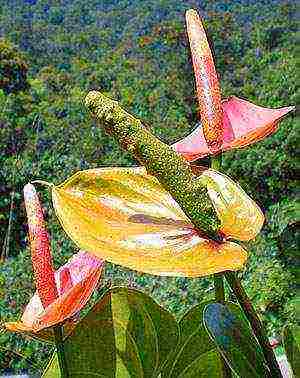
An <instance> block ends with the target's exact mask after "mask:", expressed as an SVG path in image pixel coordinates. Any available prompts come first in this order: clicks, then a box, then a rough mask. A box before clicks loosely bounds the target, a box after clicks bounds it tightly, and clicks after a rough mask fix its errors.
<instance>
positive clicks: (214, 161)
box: [211, 154, 232, 378]
mask: <svg viewBox="0 0 300 378" xmlns="http://www.w3.org/2000/svg"><path fill="white" fill-rule="evenodd" d="M221 165H222V155H221V154H219V155H218V156H215V157H212V158H211V168H212V169H215V170H220V168H221ZM214 286H215V298H216V301H217V302H218V303H222V304H224V303H225V291H224V281H223V273H217V274H214ZM222 373H223V378H231V377H232V375H231V369H230V367H229V366H228V365H227V363H226V361H225V360H224V358H222Z"/></svg>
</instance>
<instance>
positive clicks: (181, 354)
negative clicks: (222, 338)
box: [162, 302, 222, 378]
mask: <svg viewBox="0 0 300 378" xmlns="http://www.w3.org/2000/svg"><path fill="white" fill-rule="evenodd" d="M208 303H211V302H203V303H201V304H199V305H198V306H195V307H193V308H192V309H191V310H190V311H189V312H188V313H187V314H186V315H185V316H184V317H183V318H182V319H181V321H180V322H179V328H180V339H179V343H178V345H177V347H176V349H175V350H174V352H173V354H172V355H171V356H170V358H169V361H168V363H167V365H166V367H165V368H164V370H163V373H162V378H179V377H181V378H183V377H184V378H187V377H198V378H201V377H203V378H205V377H208V376H209V377H211V378H218V377H220V376H221V373H222V365H221V359H220V355H219V353H218V352H217V350H216V347H215V345H214V343H213V341H212V340H211V339H210V337H209V336H208V333H207V331H206V329H205V328H204V325H203V322H202V318H203V311H204V308H205V306H206V305H207V304H208Z"/></svg>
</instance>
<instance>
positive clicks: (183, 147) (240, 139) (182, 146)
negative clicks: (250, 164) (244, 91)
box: [173, 97, 295, 161]
mask: <svg viewBox="0 0 300 378" xmlns="http://www.w3.org/2000/svg"><path fill="white" fill-rule="evenodd" d="M222 108H223V127H224V134H223V142H222V145H221V147H220V150H219V151H227V150H231V149H234V148H242V147H246V146H249V145H250V144H252V143H255V142H258V141H260V140H262V139H264V138H265V137H267V136H268V135H270V134H272V133H273V132H275V131H276V129H277V126H278V124H279V122H280V121H281V119H282V118H283V117H284V116H286V115H287V114H288V113H290V112H291V111H293V110H294V109H295V107H294V106H287V107H284V108H279V109H269V108H264V107H262V106H258V105H255V104H253V103H251V102H249V101H246V100H242V99H240V98H237V97H230V98H228V99H226V100H224V101H223V102H222ZM173 148H174V149H175V150H176V151H177V152H179V153H180V154H182V155H183V156H184V157H185V158H186V159H187V160H188V161H194V160H197V159H200V158H203V157H205V156H208V155H211V154H212V152H211V151H210V150H209V148H208V146H207V143H206V140H205V136H204V131H203V127H202V125H200V126H198V127H197V128H196V129H195V130H194V131H193V132H192V133H190V134H189V135H188V136H186V137H185V138H183V139H181V140H179V141H178V142H176V143H175V144H174V145H173Z"/></svg>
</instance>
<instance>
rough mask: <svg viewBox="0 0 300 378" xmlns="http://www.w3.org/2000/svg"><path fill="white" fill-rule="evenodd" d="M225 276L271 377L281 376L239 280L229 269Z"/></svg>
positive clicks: (266, 339) (263, 332) (262, 329)
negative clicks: (259, 347) (261, 352)
mask: <svg viewBox="0 0 300 378" xmlns="http://www.w3.org/2000/svg"><path fill="white" fill-rule="evenodd" d="M225 277H226V280H227V282H228V284H229V286H230V288H231V290H232V291H233V293H234V294H235V296H236V297H237V300H238V302H239V304H240V306H241V307H242V309H243V311H244V313H245V315H246V317H247V319H248V321H249V323H250V324H251V327H252V330H253V332H254V334H255V336H256V338H257V340H258V342H259V344H260V346H261V348H262V351H263V354H264V356H265V359H266V361H267V363H268V366H269V369H270V373H271V377H272V378H281V377H282V376H281V372H280V368H279V365H278V362H277V360H276V357H275V354H274V352H273V350H272V348H271V346H270V343H269V340H268V337H267V334H266V332H265V330H264V327H263V325H262V323H261V321H260V319H259V317H258V316H257V314H256V312H255V310H254V307H253V306H252V304H251V302H250V299H249V297H248V296H247V293H246V292H245V290H244V288H243V286H242V284H241V282H240V281H239V279H238V278H237V277H236V274H235V273H234V272H231V271H226V272H225Z"/></svg>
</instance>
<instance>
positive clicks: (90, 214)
mask: <svg viewBox="0 0 300 378" xmlns="http://www.w3.org/2000/svg"><path fill="white" fill-rule="evenodd" d="M52 200H53V205H54V208H55V211H56V214H57V216H58V218H59V220H60V222H61V224H62V226H63V228H64V230H65V231H66V232H67V234H68V235H69V236H70V237H71V239H72V240H73V241H74V242H75V243H76V244H77V245H78V246H79V247H80V248H82V249H85V250H89V251H93V253H95V254H96V255H97V256H98V257H100V258H102V259H104V260H107V261H110V262H113V263H115V264H119V265H123V266H126V267H128V268H131V269H134V270H138V271H141V272H145V273H151V274H156V275H167V276H186V277H199V276H206V275H210V274H213V273H217V272H222V271H225V270H238V269H240V268H241V267H242V266H243V265H244V263H245V261H246V259H247V254H246V252H245V251H244V250H243V249H242V248H241V247H240V246H239V245H238V244H235V243H231V242H224V243H221V244H218V243H216V242H213V241H211V240H209V239H208V238H207V237H205V236H202V235H199V233H198V232H197V231H196V230H195V228H194V227H193V225H192V224H191V223H190V222H189V220H188V218H187V217H186V216H185V214H184V213H183V211H182V210H181V209H180V207H179V205H178V204H177V203H176V202H175V201H174V200H173V198H172V197H171V195H170V194H169V193H168V192H167V191H165V190H164V189H163V188H162V186H161V185H160V184H159V182H158V181H157V180H156V179H155V178H154V177H152V176H150V175H148V174H147V173H146V170H145V169H144V168H140V167H139V168H102V169H101V168H100V169H91V170H87V171H82V172H78V173H76V174H75V175H74V176H72V177H71V178H69V179H68V180H67V181H66V182H64V183H63V184H61V185H59V186H56V187H54V188H53V189H52Z"/></svg>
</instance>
